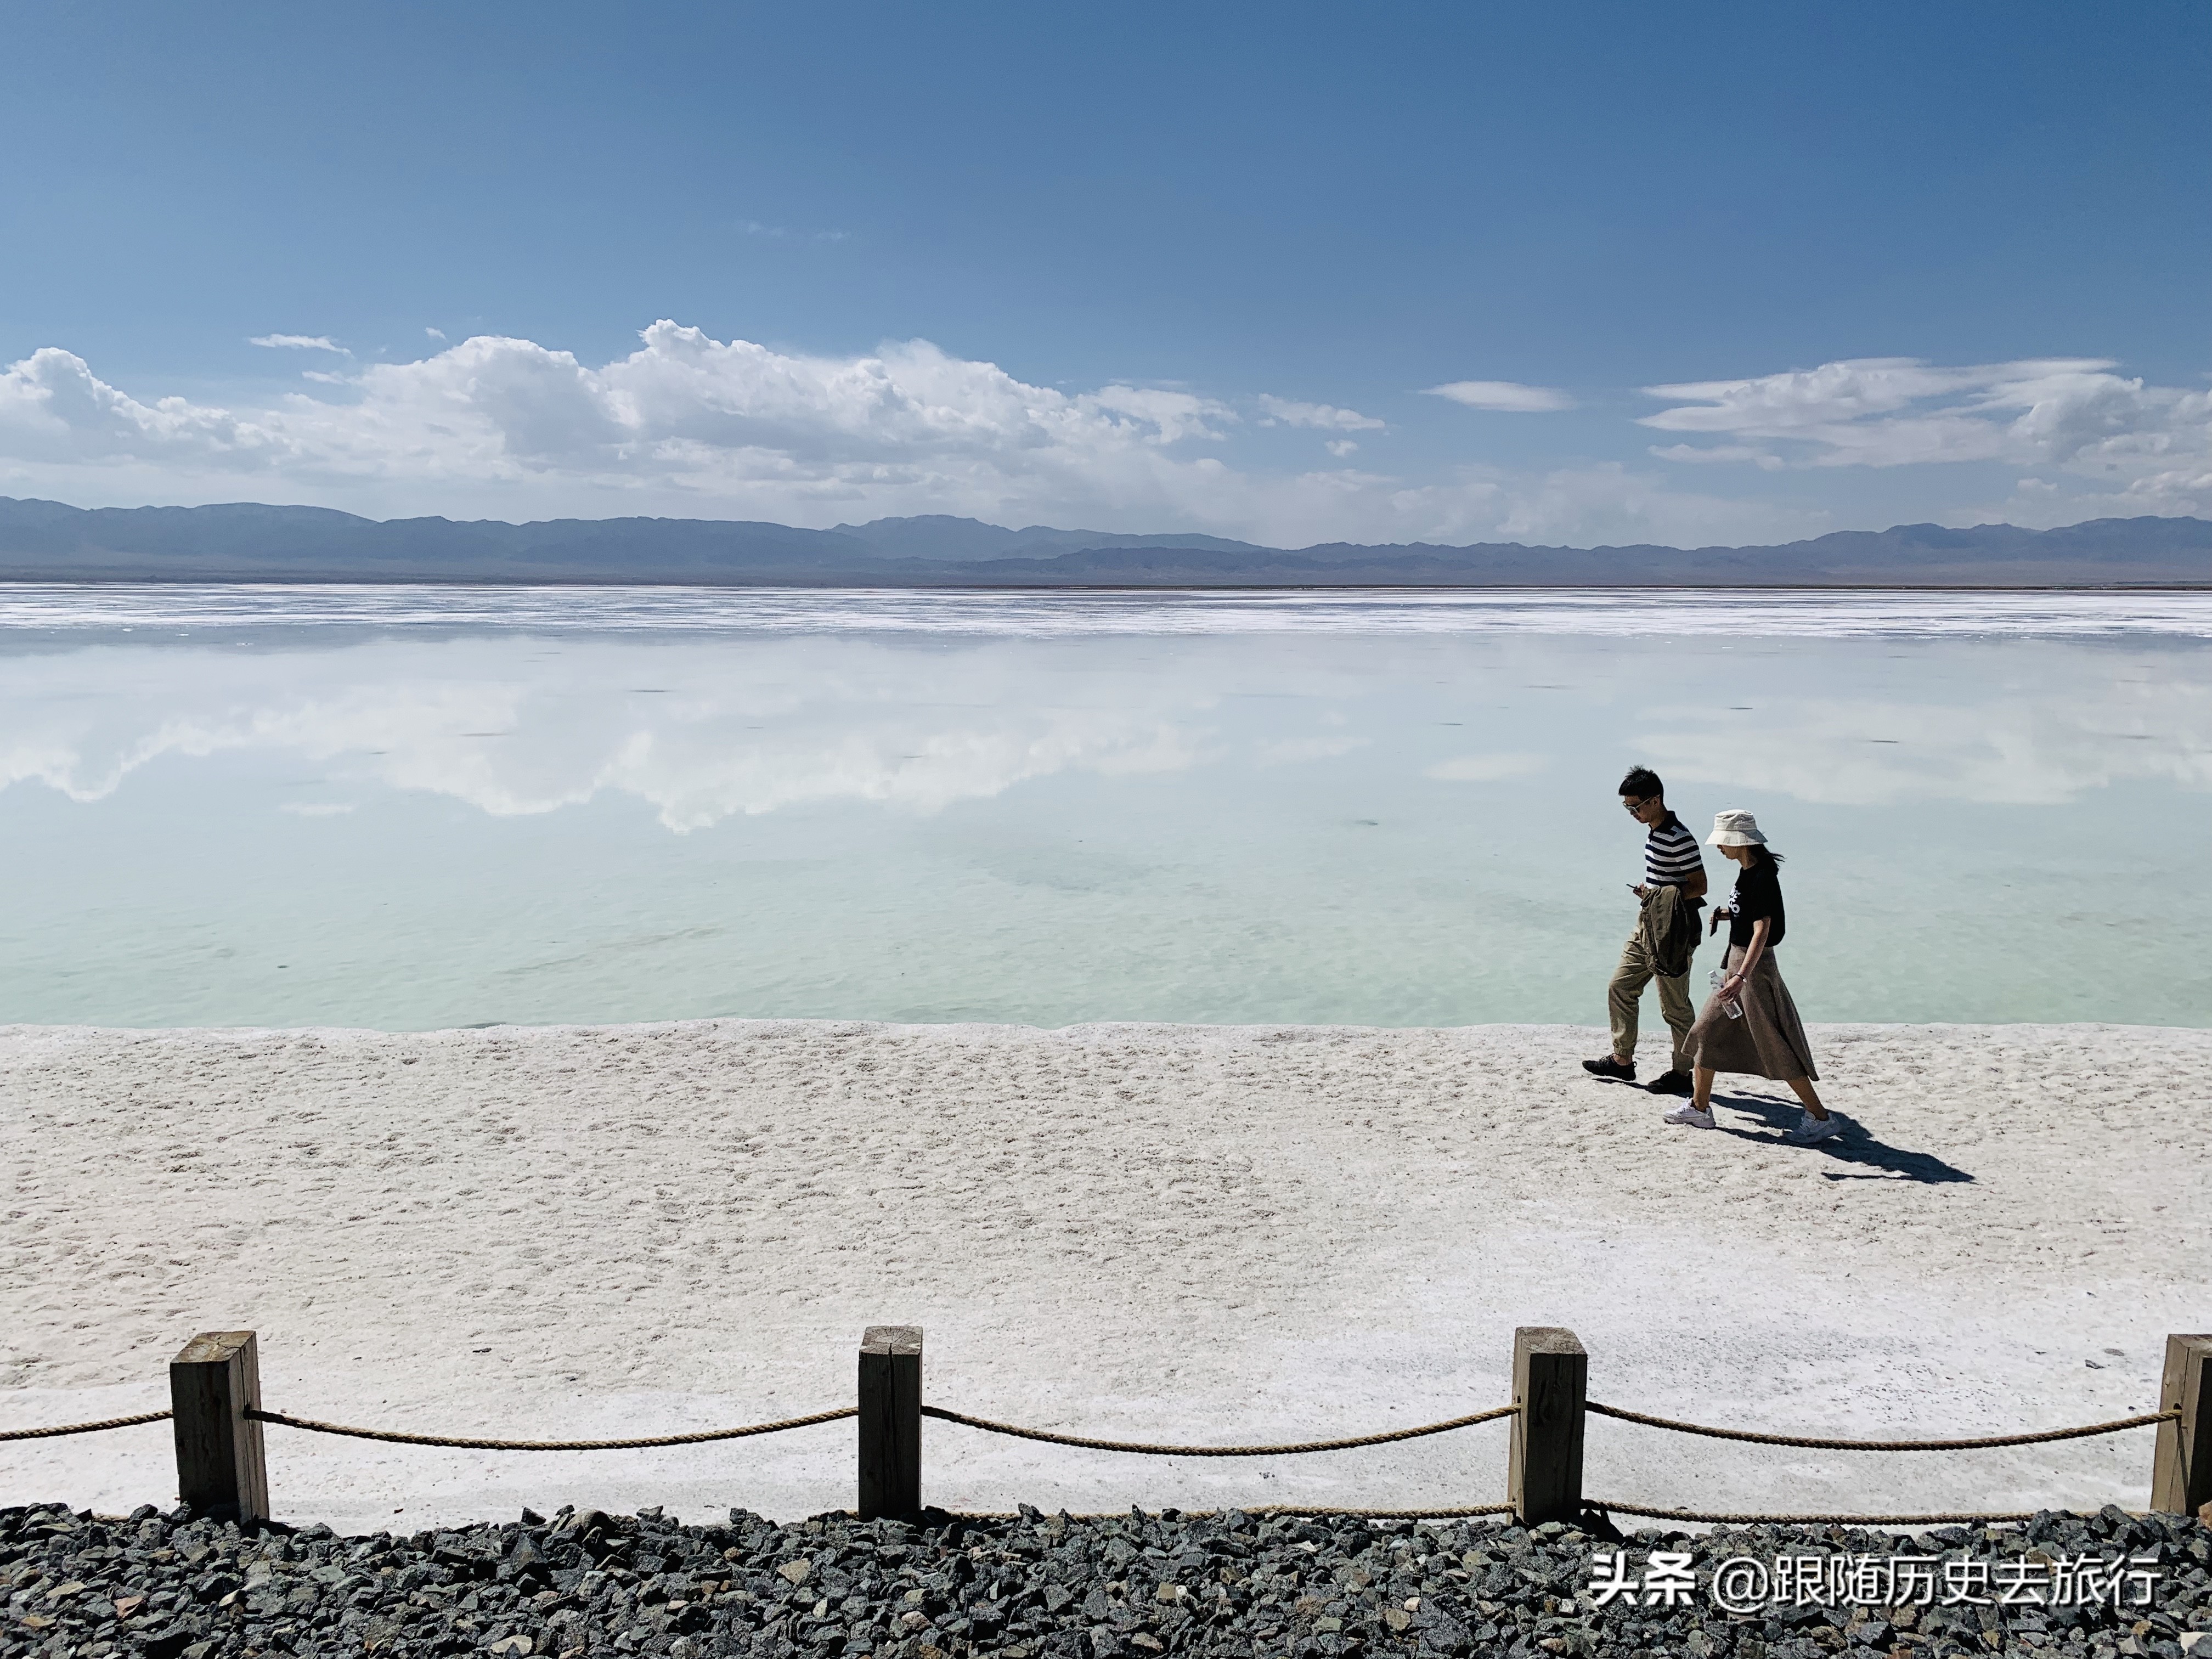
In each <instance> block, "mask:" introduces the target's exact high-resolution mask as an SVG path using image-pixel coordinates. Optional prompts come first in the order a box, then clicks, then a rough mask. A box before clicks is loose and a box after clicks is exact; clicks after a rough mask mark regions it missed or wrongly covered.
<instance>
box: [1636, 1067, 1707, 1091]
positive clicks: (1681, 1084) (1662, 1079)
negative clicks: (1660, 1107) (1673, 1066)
mask: <svg viewBox="0 0 2212 1659" xmlns="http://www.w3.org/2000/svg"><path fill="white" fill-rule="evenodd" d="M1644 1087H1645V1088H1647V1089H1649V1090H1650V1091H1651V1092H1652V1093H1653V1094H1655V1095H1694V1094H1695V1093H1697V1092H1698V1085H1696V1083H1695V1082H1694V1081H1692V1079H1691V1077H1690V1074H1689V1073H1687V1072H1662V1073H1659V1075H1658V1076H1657V1077H1655V1078H1653V1079H1651V1081H1650V1082H1649V1083H1647V1084H1645V1085H1644Z"/></svg>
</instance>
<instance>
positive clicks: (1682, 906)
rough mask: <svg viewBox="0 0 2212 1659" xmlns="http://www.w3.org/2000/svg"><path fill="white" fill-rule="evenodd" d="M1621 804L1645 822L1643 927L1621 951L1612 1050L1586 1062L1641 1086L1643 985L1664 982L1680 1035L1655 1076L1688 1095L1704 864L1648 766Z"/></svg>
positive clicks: (1612, 989)
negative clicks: (1639, 1022) (1638, 1029)
mask: <svg viewBox="0 0 2212 1659" xmlns="http://www.w3.org/2000/svg"><path fill="white" fill-rule="evenodd" d="M1620 804H1621V805H1623V806H1625V807H1626V808H1627V809H1628V815H1629V816H1630V817H1632V818H1634V819H1635V820H1636V821H1637V822H1638V823H1640V824H1642V825H1644V829H1645V830H1646V831H1647V832H1648V833H1647V834H1646V835H1645V836H1644V879H1643V881H1642V882H1641V883H1640V884H1638V885H1637V888H1636V898H1637V903H1638V911H1637V917H1636V930H1635V931H1634V932H1633V933H1630V934H1629V936H1628V943H1627V944H1626V945H1624V946H1622V947H1621V952H1620V967H1618V968H1616V969H1613V983H1612V984H1611V985H1609V986H1607V987H1606V1004H1607V1009H1608V1011H1609V1012H1610V1013H1611V1015H1612V1018H1613V1052H1612V1053H1611V1054H1607V1056H1606V1057H1605V1058H1604V1059H1602V1060H1584V1061H1583V1070H1584V1071H1586V1072H1589V1073H1594V1074H1595V1075H1596V1076H1598V1077H1608V1078H1615V1079H1619V1080H1620V1081H1621V1082H1623V1083H1633V1082H1635V1081H1636V1015H1637V1005H1638V1003H1639V1002H1640V1001H1641V1000H1642V999H1643V996H1644V987H1645V986H1646V985H1647V984H1649V983H1650V981H1653V980H1655V979H1656V980H1657V981H1659V1012H1661V1013H1662V1015H1664V1016H1665V1017H1666V1020H1667V1028H1668V1030H1669V1031H1670V1032H1672V1033H1673V1034H1674V1053H1673V1058H1672V1063H1671V1064H1670V1065H1669V1066H1668V1068H1667V1070H1665V1071H1664V1072H1662V1073H1660V1074H1659V1075H1658V1076H1657V1077H1655V1078H1653V1079H1651V1081H1650V1085H1647V1086H1649V1088H1650V1091H1651V1092H1652V1093H1653V1094H1655V1095H1686V1094H1689V1093H1691V1092H1692V1088H1693V1086H1694V1085H1693V1084H1692V1079H1691V1076H1690V1067H1689V1060H1688V1048H1687V1046H1686V1045H1687V1039H1688V1037H1689V1035H1690V1026H1691V1024H1692V1023H1693V1022H1694V1021H1695V1019H1696V1018H1697V1011H1696V1010H1695V1009H1694V1008H1692V1006H1690V956H1691V953H1692V951H1695V950H1696V949H1697V945H1698V909H1699V907H1700V906H1701V905H1702V904H1703V903H1704V902H1705V858H1704V856H1703V855H1702V854H1701V852H1700V851H1699V847H1698V838H1697V837H1696V836H1693V835H1692V834H1691V833H1690V832H1689V831H1688V830H1687V829H1684V828H1683V827H1682V821H1681V819H1680V818H1678V817H1675V816H1674V814H1673V813H1672V812H1670V811H1668V810H1667V790H1666V786H1665V785H1663V784H1662V783H1661V782H1660V781H1659V775H1658V774H1657V773H1656V772H1654V771H1652V770H1651V769H1650V768H1648V767H1643V766H1636V767H1632V768H1630V769H1629V773H1628V775H1627V776H1626V777H1625V778H1623V779H1622V780H1621V781H1620Z"/></svg>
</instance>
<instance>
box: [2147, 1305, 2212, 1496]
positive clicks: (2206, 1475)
mask: <svg viewBox="0 0 2212 1659" xmlns="http://www.w3.org/2000/svg"><path fill="white" fill-rule="evenodd" d="M2158 1408H2159V1410H2160V1411H2162V1412H2179V1413H2181V1416H2180V1418H2179V1420H2178V1421H2174V1422H2169V1423H2161V1424H2160V1425H2158V1449H2157V1451H2156V1452H2154V1454H2153V1459H2154V1461H2153V1462H2152V1464H2151V1474H2150V1506H2151V1508H2153V1509H2154V1510H2160V1511H2161V1512H2163V1513H2165V1514H2167V1515H2195V1514H2196V1513H2197V1510H2199V1509H2200V1508H2201V1507H2203V1505H2204V1504H2212V1336H2169V1337H2167V1338H2166V1373H2165V1375H2164V1376H2162V1377H2161V1378H2160V1381H2159V1388H2158Z"/></svg>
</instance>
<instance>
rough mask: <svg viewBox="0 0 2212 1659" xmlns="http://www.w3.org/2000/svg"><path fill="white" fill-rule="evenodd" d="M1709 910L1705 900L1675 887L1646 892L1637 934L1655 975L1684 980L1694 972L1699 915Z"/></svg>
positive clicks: (1637, 922) (1664, 886)
mask: <svg viewBox="0 0 2212 1659" xmlns="http://www.w3.org/2000/svg"><path fill="white" fill-rule="evenodd" d="M1704 908H1705V900H1703V899H1698V898H1692V897H1691V896H1689V895H1688V894H1687V893H1685V892H1684V891H1683V890H1681V889H1680V888H1679V887H1676V886H1674V885H1672V884H1667V883H1662V884H1660V885H1658V886H1656V887H1646V888H1645V889H1644V903H1643V908H1641V909H1640V910H1638V913H1637V917H1636V931H1637V933H1638V936H1639V937H1640V938H1641V939H1643V941H1644V951H1645V953H1646V954H1647V955H1648V956H1649V957H1650V962H1651V968H1652V971H1653V972H1654V973H1657V974H1661V975H1664V976H1665V977H1667V978H1668V979H1680V978H1681V976H1682V975H1685V974H1686V973H1688V972H1689V971H1690V958H1691V957H1692V956H1693V955H1695V954H1696V953H1697V949H1698V912H1699V911H1700V910H1702V909H1704Z"/></svg>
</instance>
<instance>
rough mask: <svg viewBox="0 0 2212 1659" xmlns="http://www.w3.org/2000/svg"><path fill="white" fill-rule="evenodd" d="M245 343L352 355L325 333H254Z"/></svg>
mask: <svg viewBox="0 0 2212 1659" xmlns="http://www.w3.org/2000/svg"><path fill="white" fill-rule="evenodd" d="M246 344H248V345H258V346H267V347H269V348H270V349H272V350H287V349H289V350H292V351H330V352H335V353H336V354H337V356H341V357H350V356H353V353H351V352H350V351H348V350H347V349H345V348H344V347H343V346H342V345H340V344H338V343H337V341H335V340H333V339H331V337H330V336H329V335H327V334H256V335H254V336H253V337H252V338H251V339H249V340H247V341H246Z"/></svg>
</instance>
